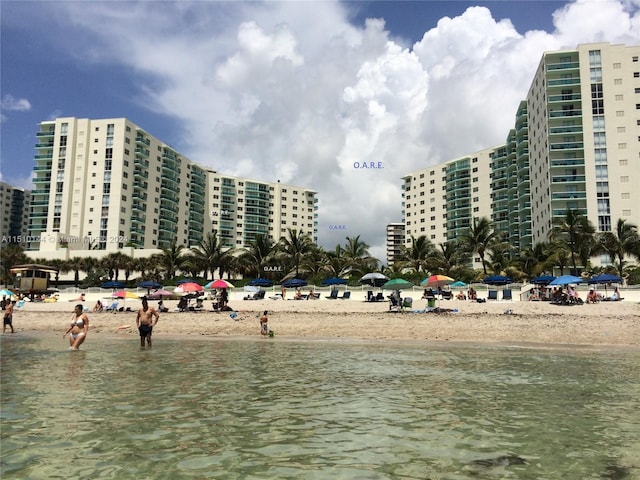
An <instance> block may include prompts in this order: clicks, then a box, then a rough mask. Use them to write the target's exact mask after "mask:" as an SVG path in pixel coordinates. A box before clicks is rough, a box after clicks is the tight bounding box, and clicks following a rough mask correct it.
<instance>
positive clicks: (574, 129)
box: [549, 125, 582, 135]
mask: <svg viewBox="0 0 640 480" xmlns="http://www.w3.org/2000/svg"><path fill="white" fill-rule="evenodd" d="M567 133H582V125H575V126H566V125H563V126H561V127H551V128H549V135H565V134H567Z"/></svg>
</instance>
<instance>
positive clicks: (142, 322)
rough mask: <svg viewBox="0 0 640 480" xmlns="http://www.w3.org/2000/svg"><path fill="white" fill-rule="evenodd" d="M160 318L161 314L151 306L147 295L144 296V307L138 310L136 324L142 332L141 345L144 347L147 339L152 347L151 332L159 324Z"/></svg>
mask: <svg viewBox="0 0 640 480" xmlns="http://www.w3.org/2000/svg"><path fill="white" fill-rule="evenodd" d="M154 319H155V320H154ZM159 319H160V314H159V313H158V311H157V310H156V309H155V308H153V307H150V306H149V303H148V301H147V297H142V307H141V308H140V309H139V310H138V316H137V317H136V325H137V326H138V331H139V332H140V347H142V348H144V342H145V340H146V341H147V345H149V348H151V332H152V331H153V327H154V326H155V325H157V324H158V320H159Z"/></svg>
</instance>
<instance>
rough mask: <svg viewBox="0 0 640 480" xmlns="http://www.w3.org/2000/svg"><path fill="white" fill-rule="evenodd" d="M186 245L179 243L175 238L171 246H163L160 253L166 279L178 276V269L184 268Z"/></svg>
mask: <svg viewBox="0 0 640 480" xmlns="http://www.w3.org/2000/svg"><path fill="white" fill-rule="evenodd" d="M183 249H184V245H178V243H177V241H176V239H175V238H174V239H173V240H172V241H171V244H170V245H169V248H163V249H162V253H161V254H160V258H159V260H160V265H161V266H162V268H163V270H164V272H165V275H166V279H167V280H169V279H172V278H173V277H175V276H176V271H178V270H180V268H182V265H183V264H184V262H185V260H186V258H185V257H184V256H183V255H182V250H183Z"/></svg>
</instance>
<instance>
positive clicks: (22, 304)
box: [16, 298, 24, 309]
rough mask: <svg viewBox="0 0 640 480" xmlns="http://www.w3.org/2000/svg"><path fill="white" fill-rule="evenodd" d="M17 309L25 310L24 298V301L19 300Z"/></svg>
mask: <svg viewBox="0 0 640 480" xmlns="http://www.w3.org/2000/svg"><path fill="white" fill-rule="evenodd" d="M16 308H18V309H20V308H24V298H23V299H22V300H18V301H17V302H16Z"/></svg>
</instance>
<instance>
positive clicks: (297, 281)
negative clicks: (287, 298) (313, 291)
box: [282, 278, 308, 288]
mask: <svg viewBox="0 0 640 480" xmlns="http://www.w3.org/2000/svg"><path fill="white" fill-rule="evenodd" d="M307 285H308V283H307V282H306V280H302V279H301V278H292V279H291V280H287V281H286V282H284V283H283V284H282V286H283V287H285V288H298V287H306V286H307Z"/></svg>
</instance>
